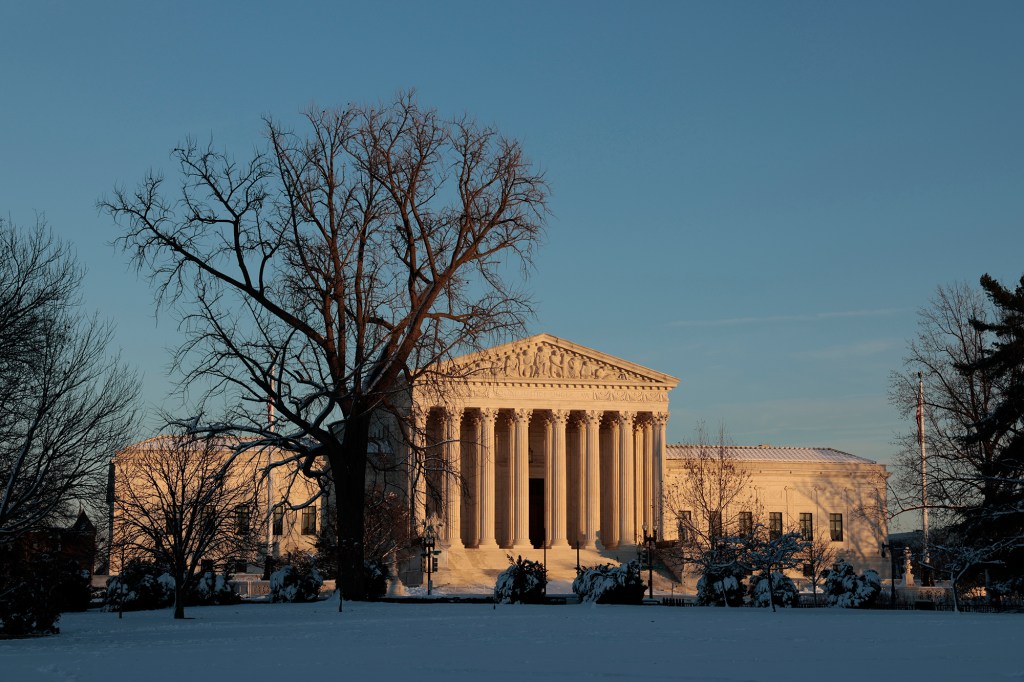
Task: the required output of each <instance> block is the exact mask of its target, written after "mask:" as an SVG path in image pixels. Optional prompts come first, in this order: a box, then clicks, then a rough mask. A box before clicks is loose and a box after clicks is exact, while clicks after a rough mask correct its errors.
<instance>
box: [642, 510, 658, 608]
mask: <svg viewBox="0 0 1024 682" xmlns="http://www.w3.org/2000/svg"><path fill="white" fill-rule="evenodd" d="M657 537H658V527H657V526H655V527H654V528H652V529H651V533H650V534H649V535H648V533H647V524H646V523H645V524H644V544H645V545H646V546H647V588H648V590H650V592H649V593H648V595H649V596H650V598H651V599H654V541H655V539H657Z"/></svg>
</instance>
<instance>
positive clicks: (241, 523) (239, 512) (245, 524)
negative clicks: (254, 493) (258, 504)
mask: <svg viewBox="0 0 1024 682" xmlns="http://www.w3.org/2000/svg"><path fill="white" fill-rule="evenodd" d="M235 529H236V530H237V531H238V533H239V535H244V534H246V533H248V532H249V508H248V507H246V506H245V505H244V504H240V505H238V506H237V507H235Z"/></svg>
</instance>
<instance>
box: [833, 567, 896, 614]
mask: <svg viewBox="0 0 1024 682" xmlns="http://www.w3.org/2000/svg"><path fill="white" fill-rule="evenodd" d="M824 575H825V588H824V591H825V602H826V603H827V604H828V605H829V606H838V607H840V608H847V609H850V608H853V609H856V608H864V607H867V606H870V605H871V604H872V603H874V601H875V599H876V598H877V597H878V594H879V593H880V592H881V591H882V581H881V580H880V579H879V577H878V573H876V572H875V571H872V570H867V571H864V574H863V575H857V574H856V572H854V570H853V566H851V565H850V564H848V563H846V562H845V561H843V560H842V559H840V560H839V561H837V562H836V563H835V565H834V566H833V567H832V568H831V569H830V570H827V571H825V574H824Z"/></svg>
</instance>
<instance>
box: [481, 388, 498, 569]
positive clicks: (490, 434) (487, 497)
mask: <svg viewBox="0 0 1024 682" xmlns="http://www.w3.org/2000/svg"><path fill="white" fill-rule="evenodd" d="M497 415H498V411H497V410H495V409H493V408H484V409H481V410H480V421H481V433H480V436H481V437H480V492H479V493H478V495H477V497H478V499H479V500H480V548H481V549H489V548H492V547H497V546H498V543H497V542H496V541H495V539H494V480H495V478H494V470H495V450H494V445H495V443H494V421H495V418H496V417H497Z"/></svg>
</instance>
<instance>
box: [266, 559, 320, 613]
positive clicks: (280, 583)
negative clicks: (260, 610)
mask: <svg viewBox="0 0 1024 682" xmlns="http://www.w3.org/2000/svg"><path fill="white" fill-rule="evenodd" d="M323 584H324V577H323V575H321V574H320V571H318V570H317V569H316V565H315V563H314V562H313V560H312V559H310V558H308V557H292V560H291V563H290V564H288V565H286V566H282V567H281V568H280V569H278V570H276V571H274V573H273V574H271V576H270V600H271V601H273V602H309V601H316V600H317V599H318V598H319V597H320V588H321V587H322V586H323Z"/></svg>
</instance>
